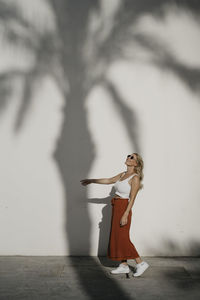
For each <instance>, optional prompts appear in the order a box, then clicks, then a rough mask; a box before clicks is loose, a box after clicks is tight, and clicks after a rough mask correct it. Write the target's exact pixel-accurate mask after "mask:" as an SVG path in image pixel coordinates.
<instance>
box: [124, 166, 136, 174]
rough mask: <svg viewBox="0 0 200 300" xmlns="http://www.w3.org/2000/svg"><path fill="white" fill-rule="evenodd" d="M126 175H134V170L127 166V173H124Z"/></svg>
mask: <svg viewBox="0 0 200 300" xmlns="http://www.w3.org/2000/svg"><path fill="white" fill-rule="evenodd" d="M126 173H127V174H133V173H135V168H134V167H129V166H127V171H126Z"/></svg>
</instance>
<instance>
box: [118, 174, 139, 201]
mask: <svg viewBox="0 0 200 300" xmlns="http://www.w3.org/2000/svg"><path fill="white" fill-rule="evenodd" d="M135 175H137V176H138V174H137V173H134V174H132V175H131V176H129V177H128V178H126V179H124V180H122V181H119V180H117V181H116V182H115V184H114V188H115V190H116V191H115V194H117V195H119V196H120V197H121V198H128V199H130V191H131V185H130V184H129V183H128V181H129V180H130V177H133V176H135Z"/></svg>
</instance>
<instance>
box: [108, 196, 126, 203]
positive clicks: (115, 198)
mask: <svg viewBox="0 0 200 300" xmlns="http://www.w3.org/2000/svg"><path fill="white" fill-rule="evenodd" d="M115 200H121V201H124V200H128V201H129V198H119V197H113V198H112V199H111V203H112V204H114V203H115Z"/></svg>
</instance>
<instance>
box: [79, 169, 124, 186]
mask: <svg viewBox="0 0 200 300" xmlns="http://www.w3.org/2000/svg"><path fill="white" fill-rule="evenodd" d="M122 174H123V172H122V173H119V174H117V175H116V176H114V177H110V178H99V179H82V180H80V182H81V184H82V185H87V184H90V183H98V184H112V183H115V182H116V181H117V180H119V178H120V177H121V175H122Z"/></svg>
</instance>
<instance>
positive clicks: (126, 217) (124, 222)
mask: <svg viewBox="0 0 200 300" xmlns="http://www.w3.org/2000/svg"><path fill="white" fill-rule="evenodd" d="M127 223H128V216H127V214H124V215H123V216H122V218H121V220H120V226H124V225H126V224H127Z"/></svg>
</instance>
